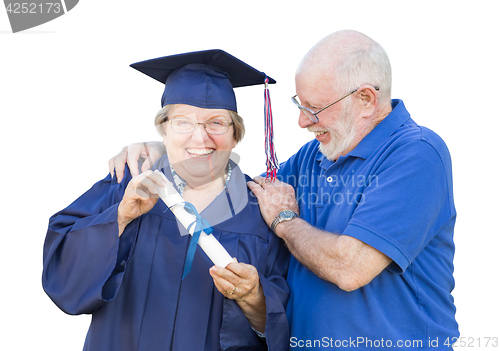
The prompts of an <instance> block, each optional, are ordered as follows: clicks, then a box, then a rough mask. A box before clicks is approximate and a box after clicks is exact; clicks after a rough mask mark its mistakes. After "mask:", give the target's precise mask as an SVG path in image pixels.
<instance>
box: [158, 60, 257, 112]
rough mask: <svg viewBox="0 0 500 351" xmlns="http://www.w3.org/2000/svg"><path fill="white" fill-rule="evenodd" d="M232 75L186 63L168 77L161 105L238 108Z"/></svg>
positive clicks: (214, 68)
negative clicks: (231, 79)
mask: <svg viewBox="0 0 500 351" xmlns="http://www.w3.org/2000/svg"><path fill="white" fill-rule="evenodd" d="M228 78H229V76H228V75H227V74H226V73H225V72H224V71H222V70H221V69H219V68H217V67H212V66H207V65H204V64H197V63H194V64H189V65H186V66H184V67H182V68H180V69H178V70H176V71H174V72H173V73H171V74H170V75H169V76H168V78H167V81H166V83H165V90H164V91H163V95H162V98H161V106H162V107H163V106H165V105H170V104H186V105H191V106H197V107H201V108H211V109H225V110H231V111H237V109H236V97H235V95H234V91H233V86H232V85H231V82H230V81H229V79H228ZM262 83H263V82H262Z"/></svg>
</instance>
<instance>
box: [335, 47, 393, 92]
mask: <svg viewBox="0 0 500 351" xmlns="http://www.w3.org/2000/svg"><path fill="white" fill-rule="evenodd" d="M359 44H360V43H359V42H357V41H356V40H354V41H353V42H352V44H351V45H348V47H344V50H345V51H344V50H342V51H343V53H341V55H340V58H339V60H338V61H337V65H336V69H335V70H336V82H335V83H334V84H335V87H334V88H336V89H335V90H338V89H342V90H345V89H356V88H357V87H359V86H361V85H364V84H369V85H373V86H375V87H379V88H380V93H379V97H380V100H381V101H383V102H390V100H391V84H392V73H391V64H390V61H389V57H388V56H387V53H386V52H385V50H384V48H382V46H381V45H380V44H379V43H377V42H376V41H374V40H372V39H370V40H369V41H368V42H364V43H363V44H362V45H359Z"/></svg>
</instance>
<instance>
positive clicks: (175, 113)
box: [168, 104, 231, 120]
mask: <svg viewBox="0 0 500 351" xmlns="http://www.w3.org/2000/svg"><path fill="white" fill-rule="evenodd" d="M168 115H169V117H171V118H174V117H187V118H193V119H197V120H207V119H210V118H215V117H224V118H226V119H230V118H231V116H230V114H229V111H228V110H224V109H211V108H201V107H196V106H191V105H184V104H180V105H177V106H175V107H174V108H173V109H172V110H171V111H170V113H169V114H168Z"/></svg>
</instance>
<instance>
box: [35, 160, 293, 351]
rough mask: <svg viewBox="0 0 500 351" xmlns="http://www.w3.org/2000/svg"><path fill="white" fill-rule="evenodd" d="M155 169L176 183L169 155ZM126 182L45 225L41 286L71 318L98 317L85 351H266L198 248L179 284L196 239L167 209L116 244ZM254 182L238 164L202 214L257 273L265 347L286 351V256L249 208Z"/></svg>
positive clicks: (104, 187) (110, 183)
mask: <svg viewBox="0 0 500 351" xmlns="http://www.w3.org/2000/svg"><path fill="white" fill-rule="evenodd" d="M157 168H159V169H161V170H162V171H163V172H164V173H165V175H166V176H167V178H169V179H170V180H172V175H171V173H170V172H169V168H170V167H169V165H168V160H167V159H166V157H164V158H163V159H161V160H160V161H159V163H158V165H157ZM130 179H131V176H130V171H129V170H128V169H126V175H125V177H124V179H123V181H122V182H121V184H117V183H116V180H115V179H111V178H110V177H109V176H108V177H106V178H105V179H104V180H102V181H99V182H98V183H96V184H95V185H94V186H93V187H92V188H91V189H90V190H89V191H87V192H86V193H85V194H83V195H82V196H81V197H80V198H78V199H77V200H76V201H75V202H74V203H72V204H71V205H70V206H68V207H67V208H66V209H64V210H62V211H60V212H58V213H57V214H55V215H54V216H53V217H51V219H50V222H49V229H48V232H47V236H46V241H45V245H44V254H43V263H44V266H43V277H42V282H43V287H44V289H45V291H46V292H47V294H48V295H49V296H50V298H51V299H52V300H53V301H54V302H55V303H56V304H57V305H58V306H59V307H60V308H61V309H62V310H63V311H65V312H66V313H69V314H82V313H87V314H92V323H91V325H90V328H89V331H88V334H87V338H86V341H85V346H84V350H92V351H94V350H106V351H136V350H143V351H151V350H154V351H159V350H182V351H185V350H233V349H236V348H237V349H238V350H240V349H241V350H261V349H262V347H261V344H260V342H259V339H258V337H257V335H256V334H255V333H254V331H253V330H252V328H251V326H250V324H249V322H248V320H247V319H246V317H245V316H244V314H243V313H242V311H241V309H240V308H239V306H238V305H237V303H236V302H235V301H233V300H230V299H226V298H225V297H224V296H223V295H222V294H220V293H219V292H218V291H217V289H216V288H215V286H214V284H213V280H212V278H211V276H210V274H209V273H208V270H209V269H210V267H212V265H213V264H212V263H211V261H210V259H209V258H208V257H207V256H206V255H205V253H204V252H203V251H202V250H201V249H200V248H197V250H196V254H195V256H194V260H193V265H192V269H191V272H190V274H189V275H188V276H186V278H185V279H184V280H181V276H182V271H183V263H184V261H185V258H186V252H187V249H188V246H189V242H190V236H189V235H180V232H179V226H178V223H177V221H176V219H175V217H174V215H173V213H172V212H171V211H170V210H168V208H167V207H166V205H165V204H164V203H163V202H162V201H158V203H157V204H156V205H155V207H154V208H153V209H152V210H151V211H150V212H148V213H147V214H145V215H143V216H141V217H139V218H137V219H136V220H134V221H132V222H131V223H130V224H129V225H128V226H127V227H126V229H125V231H124V233H123V234H122V236H121V237H118V223H117V208H118V203H119V201H120V200H121V198H122V197H123V193H124V190H125V188H126V186H127V183H128V182H129V181H130ZM248 180H249V178H248V177H246V176H244V175H243V174H242V173H241V171H240V170H239V168H237V167H236V166H235V165H234V164H233V175H232V177H231V181H230V182H229V184H228V186H227V187H226V191H224V192H222V193H221V194H219V196H218V197H217V198H216V199H215V200H214V201H213V202H212V203H211V204H210V205H209V206H208V207H207V208H206V209H205V210H203V211H202V212H201V216H203V217H205V218H208V219H210V221H211V224H212V226H213V229H214V231H213V233H212V235H214V236H215V238H216V239H218V240H219V241H220V242H221V244H222V245H223V246H224V247H225V248H226V249H227V251H228V252H229V254H230V255H231V256H232V257H236V258H237V259H238V261H239V262H244V263H249V264H252V265H254V266H255V267H256V269H257V271H258V272H259V278H260V280H261V283H262V289H263V292H264V295H265V297H266V315H267V321H266V328H265V333H266V336H267V339H266V342H267V346H268V348H269V350H286V349H287V348H288V323H287V319H286V314H285V308H284V307H285V306H286V303H287V298H288V292H289V290H288V286H287V284H286V272H287V269H288V264H289V253H288V250H287V249H286V248H285V247H284V246H283V245H282V243H281V241H280V239H279V238H277V237H276V236H275V235H274V234H273V233H272V232H271V231H270V230H269V228H268V227H267V225H266V224H265V222H264V220H263V219H262V217H261V215H260V211H259V208H258V206H257V204H255V203H251V202H249V201H248V200H247V199H248V193H247V192H248V189H247V187H246V182H247V181H248ZM229 198H230V199H231V206H229V205H228V200H229ZM229 207H231V209H232V210H229ZM228 212H229V213H228ZM54 337H56V335H54Z"/></svg>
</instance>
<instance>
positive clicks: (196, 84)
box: [130, 50, 279, 180]
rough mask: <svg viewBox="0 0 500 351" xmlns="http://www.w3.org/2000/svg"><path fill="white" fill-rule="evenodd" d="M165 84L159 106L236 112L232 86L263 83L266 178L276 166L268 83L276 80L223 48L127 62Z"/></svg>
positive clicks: (273, 177)
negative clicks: (184, 105)
mask: <svg viewBox="0 0 500 351" xmlns="http://www.w3.org/2000/svg"><path fill="white" fill-rule="evenodd" d="M130 66H131V67H132V68H135V69H136V70H138V71H140V72H142V73H144V74H146V75H147V76H149V77H151V78H153V79H156V80H157V81H159V82H161V83H163V84H165V90H164V91H163V95H162V98H161V106H162V107H163V106H165V105H169V104H186V105H191V106H196V107H201V108H210V109H226V110H231V111H235V112H237V109H236V97H235V95H234V91H233V88H238V87H244V86H251V85H258V84H264V85H265V89H264V117H265V132H266V141H265V143H266V144H265V149H266V156H267V176H266V179H267V178H270V179H271V180H274V179H276V170H277V169H278V167H279V164H278V160H277V158H276V152H275V149H274V136H273V116H272V112H271V99H270V97H269V89H268V88H267V85H268V84H274V83H276V81H275V80H274V79H272V78H270V77H268V76H267V75H266V74H265V73H264V72H261V71H258V70H256V69H255V68H253V67H251V66H250V65H248V64H246V63H245V62H243V61H241V60H240V59H238V58H236V57H234V56H232V55H230V54H228V53H227V52H225V51H223V50H205V51H195V52H188V53H184V54H177V55H171V56H164V57H159V58H155V59H151V60H146V61H141V62H137V63H133V64H131V65H130Z"/></svg>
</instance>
